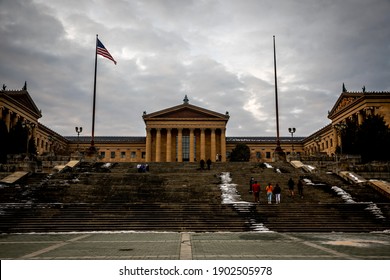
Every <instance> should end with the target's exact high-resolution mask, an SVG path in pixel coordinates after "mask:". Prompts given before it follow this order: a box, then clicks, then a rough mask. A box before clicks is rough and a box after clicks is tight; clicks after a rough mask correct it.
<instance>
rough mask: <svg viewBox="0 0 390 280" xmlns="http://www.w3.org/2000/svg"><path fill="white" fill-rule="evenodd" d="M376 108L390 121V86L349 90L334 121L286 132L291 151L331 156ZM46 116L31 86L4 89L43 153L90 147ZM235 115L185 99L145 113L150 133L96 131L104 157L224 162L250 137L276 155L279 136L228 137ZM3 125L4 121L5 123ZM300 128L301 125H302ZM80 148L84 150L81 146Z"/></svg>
mask: <svg viewBox="0 0 390 280" xmlns="http://www.w3.org/2000/svg"><path fill="white" fill-rule="evenodd" d="M370 114H379V115H381V116H383V117H384V119H385V121H386V123H387V124H388V125H389V124H390V92H366V91H365V90H364V91H363V92H347V91H346V90H344V91H343V92H342V93H341V95H340V97H339V99H338V100H337V101H336V103H335V105H334V106H333V108H332V109H331V110H330V111H329V114H328V118H329V119H330V121H331V123H330V124H328V125H327V126H325V127H323V128H321V129H319V130H318V131H316V132H314V133H313V134H312V135H310V136H308V137H294V138H292V137H281V138H280V142H281V147H282V148H283V150H284V151H285V152H286V153H287V154H291V153H292V152H294V153H296V154H300V155H313V154H318V153H323V154H327V155H328V156H331V155H333V154H334V153H335V151H336V148H337V146H340V145H342V143H341V140H340V130H342V129H343V125H342V124H343V123H345V121H346V120H347V119H348V120H353V121H356V122H357V123H358V124H361V123H362V122H363V120H364V118H365V117H366V116H368V115H370ZM41 117H42V114H41V112H40V110H39V109H38V108H37V106H36V105H35V103H34V101H33V100H32V98H31V96H30V95H29V93H28V91H27V87H26V85H25V87H23V89H22V90H6V88H5V86H3V89H2V90H0V122H3V126H2V127H3V128H4V130H5V129H6V131H3V133H7V132H9V131H10V130H11V129H12V127H14V126H15V125H16V124H17V123H18V122H20V123H24V124H28V126H27V127H28V129H30V134H29V135H30V136H29V137H33V138H34V139H35V143H36V147H37V151H38V153H39V154H40V155H44V154H50V153H51V154H62V155H71V154H72V153H75V152H78V151H80V152H81V153H84V152H85V151H87V149H88V148H89V146H90V142H91V138H90V137H86V136H80V137H77V136H62V135H60V134H58V133H56V132H54V131H53V130H51V129H50V128H48V127H46V126H44V125H43V124H41V123H40V122H39V119H40V118H41ZM229 118H230V115H229V113H228V112H226V113H225V114H223V113H218V112H214V111H210V110H208V109H205V108H201V107H198V106H195V105H192V104H190V103H189V100H188V98H187V96H186V97H185V98H184V100H183V103H182V104H180V105H177V106H174V107H170V108H166V109H162V110H160V111H157V112H153V113H149V114H146V112H145V113H144V114H143V116H142V119H143V121H144V123H145V129H146V133H145V134H146V135H145V136H128V137H127V136H103V137H95V139H94V140H95V146H96V148H97V149H98V154H99V158H100V160H101V161H103V162H186V161H188V162H196V161H200V160H201V159H204V160H207V159H211V160H212V161H216V160H220V161H222V162H225V161H228V160H229V155H230V153H231V151H232V150H233V149H234V148H235V146H236V145H237V144H239V143H244V144H246V145H247V146H248V147H249V148H250V152H251V158H250V160H251V161H253V162H256V161H257V162H271V161H273V151H274V149H275V147H276V137H261V136H251V137H226V125H227V122H228V121H229ZM0 127H1V126H0ZM298 129H299V127H298ZM77 150H78V151H77Z"/></svg>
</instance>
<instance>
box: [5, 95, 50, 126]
mask: <svg viewBox="0 0 390 280" xmlns="http://www.w3.org/2000/svg"><path fill="white" fill-rule="evenodd" d="M0 97H2V98H4V99H5V100H7V99H8V100H10V101H11V102H12V103H14V104H17V105H19V107H21V108H24V109H25V110H26V111H27V112H29V113H31V114H32V115H33V116H34V117H36V118H37V119H39V118H41V117H42V113H41V111H40V110H39V109H38V107H37V106H36V105H35V103H34V101H33V100H32V98H31V96H30V94H29V93H28V91H27V90H26V89H22V90H0Z"/></svg>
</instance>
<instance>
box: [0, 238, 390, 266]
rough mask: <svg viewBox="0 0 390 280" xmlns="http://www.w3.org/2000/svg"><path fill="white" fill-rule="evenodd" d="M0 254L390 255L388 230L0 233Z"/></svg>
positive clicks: (117, 257) (300, 257)
mask: <svg viewBox="0 0 390 280" xmlns="http://www.w3.org/2000/svg"><path fill="white" fill-rule="evenodd" d="M0 259H2V260H52V259H56V260H265V259H267V260H390V233H389V232H378V233H276V232H230V233H178V232H91V233H87V232H76V233H55V234H54V233H53V234H48V233H42V234H2V235H0Z"/></svg>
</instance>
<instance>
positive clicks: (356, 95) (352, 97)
mask: <svg viewBox="0 0 390 280" xmlns="http://www.w3.org/2000/svg"><path fill="white" fill-rule="evenodd" d="M378 97H380V98H387V99H389V98H390V92H388V91H387V92H386V91H381V92H377V91H370V92H366V91H364V92H349V91H345V92H343V93H341V95H340V96H339V98H338V99H337V101H336V103H335V104H334V106H333V108H332V110H330V111H329V113H328V118H329V119H333V118H334V117H335V116H336V115H337V114H338V113H339V112H342V111H344V110H346V109H348V108H351V107H353V106H355V104H357V103H359V102H361V100H364V99H372V98H378Z"/></svg>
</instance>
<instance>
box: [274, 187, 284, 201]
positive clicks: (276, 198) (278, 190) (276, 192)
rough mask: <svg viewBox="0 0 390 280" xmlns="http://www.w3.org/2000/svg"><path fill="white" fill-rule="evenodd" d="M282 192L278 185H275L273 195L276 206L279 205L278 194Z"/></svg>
mask: <svg viewBox="0 0 390 280" xmlns="http://www.w3.org/2000/svg"><path fill="white" fill-rule="evenodd" d="M281 192H282V189H281V188H280V186H279V184H276V185H275V188H274V194H275V202H276V204H279V203H280V194H281Z"/></svg>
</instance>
